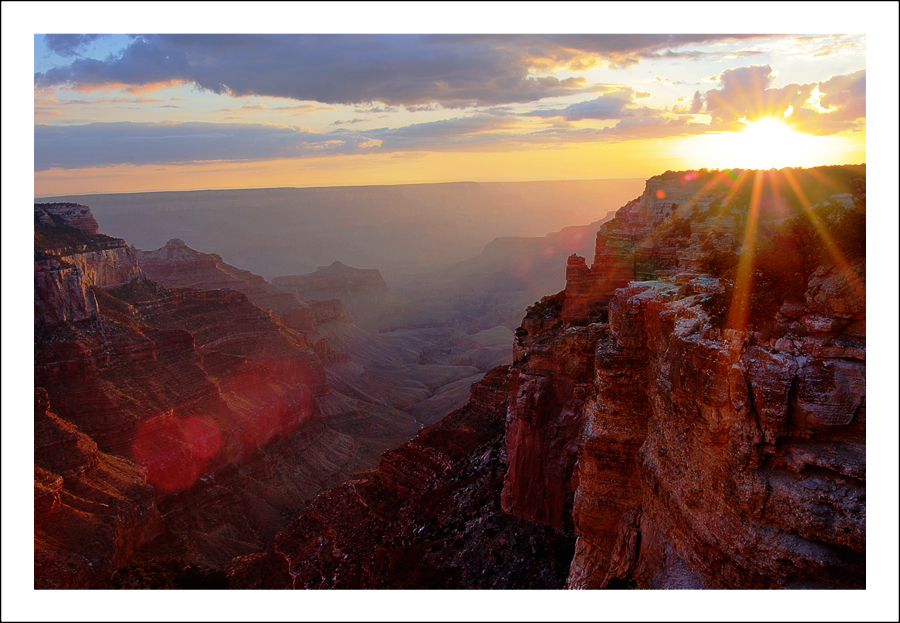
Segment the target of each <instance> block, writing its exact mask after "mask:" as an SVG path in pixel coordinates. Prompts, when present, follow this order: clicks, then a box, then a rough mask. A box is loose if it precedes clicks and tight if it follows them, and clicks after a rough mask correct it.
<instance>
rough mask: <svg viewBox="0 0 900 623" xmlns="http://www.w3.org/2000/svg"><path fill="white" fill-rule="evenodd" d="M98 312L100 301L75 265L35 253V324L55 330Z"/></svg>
mask: <svg viewBox="0 0 900 623" xmlns="http://www.w3.org/2000/svg"><path fill="white" fill-rule="evenodd" d="M96 313H97V300H96V299H95V298H94V295H93V293H92V292H91V291H90V289H89V288H88V287H87V285H86V284H85V280H84V274H83V273H82V271H81V270H79V269H78V268H75V267H74V266H66V265H63V264H61V263H60V261H59V260H57V259H54V258H52V257H49V256H46V255H44V254H40V253H36V254H35V258H34V323H35V325H36V326H38V327H48V328H49V327H55V326H56V325H58V324H60V323H61V322H67V321H75V320H84V319H86V318H90V317H91V316H93V315H94V314H96Z"/></svg>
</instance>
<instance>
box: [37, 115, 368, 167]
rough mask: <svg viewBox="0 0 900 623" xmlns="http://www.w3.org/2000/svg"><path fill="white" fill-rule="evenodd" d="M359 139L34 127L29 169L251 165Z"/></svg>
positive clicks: (222, 127) (275, 129) (278, 131)
mask: <svg viewBox="0 0 900 623" xmlns="http://www.w3.org/2000/svg"><path fill="white" fill-rule="evenodd" d="M373 146H377V142H376V143H372V141H371V140H370V139H369V138H367V137H366V136H364V135H362V134H348V135H332V134H315V133H312V132H304V131H302V130H298V129H295V128H288V127H283V126H274V125H266V124H249V123H248V124H243V123H132V122H116V123H89V124H86V125H75V126H51V125H35V126H34V153H35V161H34V170H35V171H45V170H47V169H52V168H62V169H80V168H85V167H103V166H113V165H118V164H133V165H146V164H177V163H186V162H197V161H216V160H227V161H256V160H274V159H280V158H302V157H311V156H325V155H334V154H347V153H363V152H365V151H367V150H369V149H371V147H373Z"/></svg>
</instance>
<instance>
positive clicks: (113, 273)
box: [34, 203, 142, 330]
mask: <svg viewBox="0 0 900 623" xmlns="http://www.w3.org/2000/svg"><path fill="white" fill-rule="evenodd" d="M34 251H35V257H34V320H35V325H36V327H38V328H39V329H41V330H43V329H51V328H52V327H54V326H56V325H58V324H59V323H61V322H66V321H73V320H84V319H86V318H90V317H91V316H93V315H94V314H96V313H97V302H96V300H95V297H94V295H93V294H92V293H91V292H90V290H89V288H91V287H92V286H98V287H107V286H114V285H119V284H122V283H126V282H128V281H130V280H131V279H135V278H138V277H140V276H141V275H142V273H141V270H140V268H139V267H138V264H137V261H136V259H135V257H134V254H133V253H132V251H131V250H130V249H128V247H127V246H126V244H125V241H124V240H121V239H119V238H111V237H109V236H105V235H103V234H100V233H98V226H97V221H96V220H94V217H93V215H92V214H91V210H90V208H88V207H87V206H83V205H79V204H76V203H40V204H35V205H34Z"/></svg>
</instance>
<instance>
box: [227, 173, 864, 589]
mask: <svg viewBox="0 0 900 623" xmlns="http://www.w3.org/2000/svg"><path fill="white" fill-rule="evenodd" d="M865 350H866V349H865V168H864V167H833V168H828V167H826V168H818V169H813V170H809V171H804V170H783V171H780V172H775V171H769V172H753V171H723V172H707V171H700V172H696V171H691V172H682V173H673V172H668V173H666V174H664V175H662V176H658V177H655V178H652V179H650V180H648V182H647V188H646V190H645V192H644V194H643V195H642V196H641V197H640V198H638V199H636V200H634V201H632V202H630V203H628V204H627V205H626V206H624V207H623V208H622V209H620V210H619V211H618V212H617V214H616V216H615V218H614V219H613V220H611V221H609V222H608V223H606V224H604V225H602V226H601V227H600V231H599V232H598V234H597V242H596V247H595V253H594V262H593V264H592V265H590V266H589V265H588V264H587V262H586V261H585V260H584V259H583V258H581V257H579V256H577V255H573V256H571V257H570V258H569V261H568V266H567V280H566V288H565V290H563V291H562V292H559V293H558V294H556V295H552V296H545V297H544V298H542V299H541V300H540V301H539V302H538V303H536V304H535V305H533V306H531V307H529V308H528V310H527V313H526V316H525V318H524V320H523V321H522V326H521V327H519V328H518V329H517V331H516V339H515V342H514V346H513V352H514V362H513V365H512V366H511V367H509V368H508V369H507V368H505V367H504V368H499V369H496V370H494V371H492V372H491V373H490V374H489V375H487V376H486V377H485V379H484V381H482V382H481V383H479V384H476V385H475V386H474V388H473V393H472V398H471V400H470V402H469V404H468V405H467V406H465V407H464V408H463V409H461V410H460V411H458V412H456V413H454V414H453V415H451V416H449V417H448V418H445V419H444V420H441V421H439V422H437V423H435V424H433V425H432V426H430V427H428V428H426V429H424V430H423V431H422V432H421V433H420V435H419V436H418V437H417V438H416V439H415V440H413V441H412V442H410V443H408V444H407V445H406V446H404V447H403V448H400V449H398V450H397V451H394V452H390V453H386V454H385V455H384V457H383V458H382V461H381V464H380V466H379V468H378V469H377V470H375V471H374V472H370V473H367V474H361V475H359V476H357V477H354V478H353V479H351V480H348V481H347V482H345V483H343V484H342V485H341V486H340V487H337V488H334V489H331V490H329V491H326V492H324V493H322V494H321V495H319V496H318V497H317V498H316V501H315V502H314V503H313V504H312V505H311V506H310V508H309V509H308V510H307V512H306V513H305V514H304V515H302V516H300V517H299V518H298V519H297V520H295V522H294V523H292V525H291V526H290V527H289V528H288V529H286V530H285V531H284V532H282V533H281V534H279V535H278V537H276V539H275V540H274V542H273V544H272V545H271V546H270V547H269V549H268V550H267V552H265V553H264V554H262V555H258V556H254V557H245V558H243V559H241V560H239V561H237V562H236V564H235V565H234V567H233V568H232V570H231V571H230V582H231V584H232V586H234V587H236V588H251V587H268V586H277V587H284V588H289V587H290V588H301V587H318V588H326V587H328V588H331V587H336V588H358V587H415V588H419V587H424V588H448V587H501V586H502V587H515V588H523V587H528V586H532V587H533V586H536V584H532V583H530V580H529V579H528V578H536V577H542V578H546V577H548V576H547V574H549V575H550V576H553V577H558V576H556V575H555V574H556V570H557V569H558V568H559V565H560V564H563V561H564V560H568V556H569V555H570V554H569V553H564V552H567V551H568V552H571V550H566V549H565V548H564V547H563V546H562V543H564V542H565V541H559V540H554V539H559V538H563V539H564V538H565V537H566V535H568V534H571V533H572V532H573V531H574V533H575V534H577V542H576V545H575V551H574V555H573V557H572V559H571V563H570V565H569V568H568V572H567V578H566V585H567V586H568V587H569V588H739V589H759V588H829V589H833V588H864V587H865V582H866V557H865V553H866V502H865V500H866V497H865V480H866V478H865V458H866V453H865V447H866V446H865V431H866V425H865V420H866V400H865V394H866V391H865ZM487 414H493V418H495V419H494V420H492V421H493V422H494V423H495V424H494V426H498V425H500V424H501V420H502V424H503V431H502V435H501V434H500V433H497V436H492V437H490V439H491V440H493V441H490V443H489V446H490V447H488V446H483V445H480V444H482V443H485V442H487V440H488V438H487V437H482V436H481V432H480V431H482V430H483V429H481V428H479V427H478V425H477V424H475V423H474V422H473V421H472V420H471V419H470V418H473V417H474V418H483V417H484V416H486V415H487ZM484 421H485V422H486V421H488V420H484ZM491 430H494V429H491ZM493 434H494V433H492V435H493ZM501 437H502V441H501ZM466 440H469V441H466ZM501 443H502V449H501V445H500V444H501ZM483 450H484V451H485V453H484V454H482V455H481V456H482V458H481V459H478V456H479V454H480V453H481V452H482V451H483ZM497 457H499V461H500V463H501V464H498V463H497V462H496V461H497V460H498V459H497ZM473 470H474V471H473ZM477 474H480V476H477V477H476V475H477ZM501 475H502V486H501V484H500V478H501ZM471 478H474V479H471ZM463 484H465V486H464V487H463ZM472 500H479V503H480V504H481V505H483V506H484V508H485V509H486V510H485V511H483V512H481V511H478V510H473V509H471V507H470V505H469V503H470V502H471V501H472ZM498 502H499V506H500V508H501V509H502V511H503V512H504V513H506V514H507V518H506V519H501V517H503V515H501V514H500V512H499V511H498V509H497V504H498ZM513 518H515V521H516V522H521V523H516V524H515V525H516V526H517V527H516V529H515V530H513V531H506V530H505V529H500V528H498V526H503V525H508V524H504V522H510V521H513ZM485 524H488V525H489V527H490V531H488V530H487V529H483V526H484V525H485ZM537 526H545V531H544V532H542V533H533V532H530V531H531V530H535V529H536V527H537ZM498 533H502V535H503V541H502V547H503V548H504V549H502V550H500V549H499V546H500V542H498V541H494V540H493V539H494V537H496V536H497V534H498ZM539 538H546V539H549V541H546V542H545V544H546V543H552V545H550V546H549V547H550V548H551V549H554V548H556V549H555V551H556V552H557V554H556V555H553V556H550V557H549V558H548V557H547V556H546V553H547V550H546V549H545V548H544V547H542V546H538V543H539V541H538V540H536V539H539ZM525 539H527V540H528V543H530V544H531V545H532V546H534V549H533V551H532V552H531V553H530V554H526V553H525V552H526V551H527V547H525ZM451 542H452V544H453V547H454V550H453V551H450V552H447V545H448V544H449V543H451ZM457 548H459V549H458V550H457ZM500 551H510V552H513V554H512V555H511V556H510V557H507V556H505V555H502V554H500V553H499V552H500ZM539 551H540V552H543V553H539ZM469 557H470V558H469ZM467 559H471V560H474V561H477V564H478V565H483V566H482V567H481V569H482V571H483V573H484V575H485V578H487V579H486V580H485V581H483V582H479V581H477V580H476V581H474V582H473V581H472V579H471V575H469V571H468V570H469V567H467V566H466V565H465V563H464V562H463V561H465V560H467ZM510 560H512V562H513V566H512V567H510V566H508V565H509V563H510ZM541 567H543V569H544V572H543V573H544V575H542V573H541V572H540V571H538V569H539V568H541ZM515 568H522V569H527V572H526V573H524V574H523V575H516V574H515V573H513V572H512V571H511V569H515ZM407 570H409V573H408V574H407V573H405V572H406V571H407ZM403 578H409V579H408V580H407V581H404V580H403ZM551 585H552V583H546V584H543V586H546V587H549V586H551Z"/></svg>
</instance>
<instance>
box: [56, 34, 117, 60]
mask: <svg viewBox="0 0 900 623" xmlns="http://www.w3.org/2000/svg"><path fill="white" fill-rule="evenodd" d="M106 36H108V35H44V43H45V44H46V45H47V49H49V50H50V51H51V52H54V53H55V54H58V55H59V56H66V57H69V56H81V52H82V51H83V50H84V49H85V48H87V47H88V46H89V45H90V44H91V43H93V42H94V41H96V40H97V39H100V38H101V37H106Z"/></svg>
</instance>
